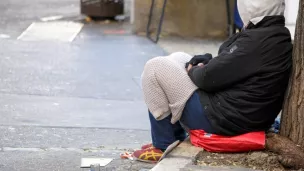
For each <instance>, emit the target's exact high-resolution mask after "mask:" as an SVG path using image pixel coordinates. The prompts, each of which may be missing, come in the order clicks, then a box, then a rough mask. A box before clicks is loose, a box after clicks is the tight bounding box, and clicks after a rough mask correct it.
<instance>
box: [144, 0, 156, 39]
mask: <svg viewBox="0 0 304 171" xmlns="http://www.w3.org/2000/svg"><path fill="white" fill-rule="evenodd" d="M154 4H155V0H152V3H151V7H150V14H149V20H148V25H147V30H146V31H147V37H148V38H150V26H151V22H152V16H153V10H154Z"/></svg>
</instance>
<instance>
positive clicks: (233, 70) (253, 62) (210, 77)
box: [188, 36, 260, 92]
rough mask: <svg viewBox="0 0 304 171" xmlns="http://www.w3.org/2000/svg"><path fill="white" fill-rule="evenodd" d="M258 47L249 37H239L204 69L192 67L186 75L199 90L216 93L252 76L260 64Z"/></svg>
mask: <svg viewBox="0 0 304 171" xmlns="http://www.w3.org/2000/svg"><path fill="white" fill-rule="evenodd" d="M257 46H258V45H257V44H256V43H255V42H253V41H252V40H251V39H250V38H249V37H247V36H246V37H244V36H243V37H240V38H238V40H237V41H236V42H235V43H233V44H232V45H231V46H229V47H228V48H226V49H225V50H223V51H222V53H221V54H219V56H218V57H215V58H213V59H212V60H210V62H209V63H208V64H207V65H205V66H204V67H192V68H191V69H190V70H189V72H188V74H189V76H190V78H191V80H192V81H193V82H194V84H195V85H196V86H198V87H199V88H200V89H202V90H204V91H207V92H216V91H220V90H223V89H226V88H229V87H230V86H232V85H234V84H235V83H237V82H239V81H242V80H244V79H246V78H248V77H250V76H252V75H253V74H254V73H255V72H256V71H257V70H258V69H259V68H258V66H259V65H258V64H259V63H260V58H258V57H259V56H260V55H255V54H258V53H259V51H258V49H257V48H256V47H257Z"/></svg>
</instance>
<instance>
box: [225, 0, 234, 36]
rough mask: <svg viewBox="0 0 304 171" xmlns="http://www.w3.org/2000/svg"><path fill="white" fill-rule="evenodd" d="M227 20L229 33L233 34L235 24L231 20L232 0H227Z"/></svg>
mask: <svg viewBox="0 0 304 171" xmlns="http://www.w3.org/2000/svg"><path fill="white" fill-rule="evenodd" d="M226 10H227V20H228V34H229V36H231V35H232V34H233V25H232V22H231V11H230V0H226Z"/></svg>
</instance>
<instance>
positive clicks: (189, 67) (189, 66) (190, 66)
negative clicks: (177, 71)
mask: <svg viewBox="0 0 304 171" xmlns="http://www.w3.org/2000/svg"><path fill="white" fill-rule="evenodd" d="M192 67H193V65H191V64H189V65H188V68H187V72H189V71H190V69H191V68H192Z"/></svg>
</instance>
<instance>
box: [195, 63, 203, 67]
mask: <svg viewBox="0 0 304 171" xmlns="http://www.w3.org/2000/svg"><path fill="white" fill-rule="evenodd" d="M197 66H199V67H204V66H205V65H204V64H203V63H199V64H197Z"/></svg>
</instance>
